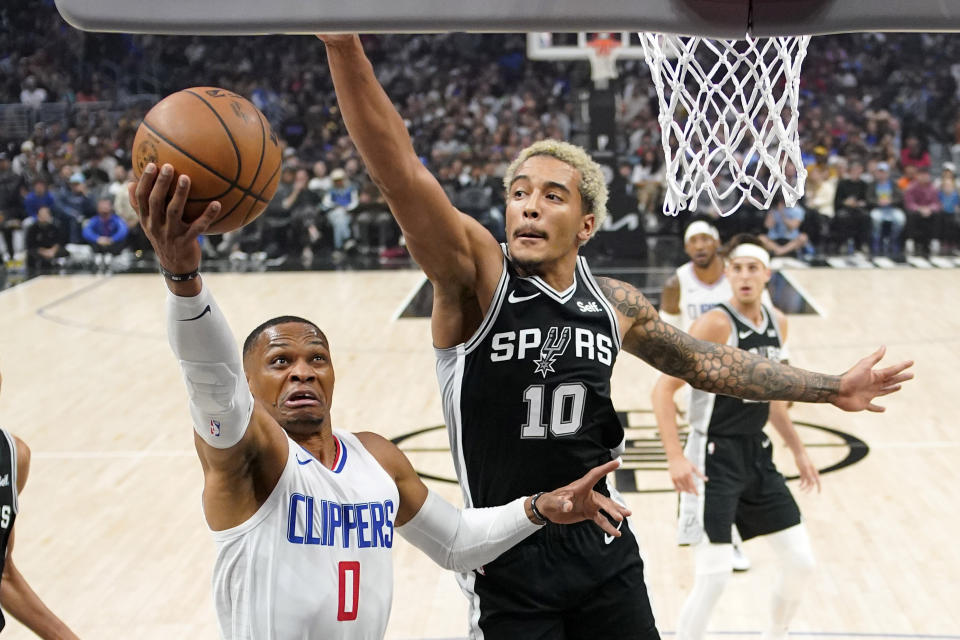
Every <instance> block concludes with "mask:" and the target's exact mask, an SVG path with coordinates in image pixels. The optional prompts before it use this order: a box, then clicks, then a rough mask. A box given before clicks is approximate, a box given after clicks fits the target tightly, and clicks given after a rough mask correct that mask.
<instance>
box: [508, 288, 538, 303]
mask: <svg viewBox="0 0 960 640" xmlns="http://www.w3.org/2000/svg"><path fill="white" fill-rule="evenodd" d="M538 295H540V292H539V291H538V292H537V293H533V294H530V295H529V296H518V295H517V292H516V291H511V292H510V295H509V296H507V302H509V303H510V304H515V303H517V302H524V301H526V300H533V299H534V298H536V297H537V296H538Z"/></svg>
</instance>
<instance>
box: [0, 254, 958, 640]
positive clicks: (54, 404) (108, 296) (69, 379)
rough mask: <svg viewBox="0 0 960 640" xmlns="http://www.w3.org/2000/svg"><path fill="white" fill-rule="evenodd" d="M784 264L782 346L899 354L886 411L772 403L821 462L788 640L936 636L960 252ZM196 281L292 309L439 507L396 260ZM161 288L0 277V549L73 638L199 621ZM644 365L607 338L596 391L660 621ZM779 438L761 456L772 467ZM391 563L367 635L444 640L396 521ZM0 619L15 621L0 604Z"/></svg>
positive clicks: (946, 572) (432, 440) (449, 627)
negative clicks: (388, 586)
mask: <svg viewBox="0 0 960 640" xmlns="http://www.w3.org/2000/svg"><path fill="white" fill-rule="evenodd" d="M786 273H787V276H788V279H789V281H790V283H791V284H792V286H793V288H794V289H795V290H796V291H797V292H799V293H800V295H802V297H803V298H804V299H805V301H806V302H807V303H808V305H809V306H810V307H811V308H812V310H813V311H814V312H813V313H797V314H791V315H790V350H791V354H792V360H793V362H794V364H796V365H798V366H802V367H807V368H814V369H818V370H822V371H828V372H837V373H839V372H842V371H843V370H845V369H846V368H848V367H849V366H851V365H852V364H853V363H854V362H855V361H856V360H858V359H859V358H860V357H862V356H864V355H866V354H868V353H869V352H871V351H872V350H873V349H875V348H876V347H877V346H879V345H880V344H886V345H887V347H888V350H889V351H888V355H887V358H886V361H887V362H894V361H897V360H900V359H904V358H913V359H915V360H916V365H915V373H916V380H914V381H912V382H910V383H909V384H908V385H907V387H906V388H905V389H904V390H903V391H902V392H900V393H899V394H897V395H895V396H894V397H892V398H887V399H885V402H884V403H883V404H885V405H887V407H888V410H887V412H886V413H883V414H867V413H858V414H849V413H843V412H841V411H840V410H838V409H836V408H833V407H831V406H822V405H816V406H814V405H798V406H796V407H794V409H793V410H792V415H793V417H794V419H795V420H796V421H797V422H798V423H799V426H798V428H799V430H800V432H801V435H802V437H803V439H804V441H805V442H806V443H808V445H809V446H810V449H811V452H812V455H813V457H814V459H815V460H816V461H817V463H818V465H819V466H820V468H821V469H830V468H833V469H834V470H833V471H830V472H828V473H825V474H824V476H823V492H822V493H821V494H820V495H807V494H804V495H800V494H799V493H798V494H797V497H798V501H799V502H800V506H801V509H802V510H803V513H804V515H805V517H806V521H807V524H808V527H809V530H810V533H811V535H812V538H813V544H814V550H815V552H816V555H817V558H818V560H819V567H818V572H817V574H816V577H815V579H814V580H813V581H812V583H811V585H810V588H809V591H808V593H807V594H806V596H805V599H804V601H803V603H802V605H801V608H800V610H799V613H798V614H797V616H796V619H795V623H794V625H793V628H794V630H795V637H801V638H802V637H818V638H891V637H897V638H960V608H958V607H957V603H958V602H960V547H958V545H957V535H956V531H957V529H958V525H960V518H958V516H957V505H958V502H957V498H956V495H955V491H956V487H957V486H958V485H960V434H958V427H960V424H958V421H957V418H956V415H957V411H956V406H955V404H956V400H957V398H958V395H960V394H958V391H957V382H956V375H957V364H958V363H960V306H958V304H957V302H956V301H955V294H956V292H957V291H960V270H957V269H890V270H887V269H797V270H789V271H787V272H786ZM206 282H207V284H208V285H209V286H210V287H211V288H212V290H213V292H214V294H215V295H216V297H217V299H218V301H219V303H220V306H221V307H222V308H223V310H224V312H225V313H226V314H227V316H228V317H229V320H230V323H231V326H232V327H233V329H234V331H235V333H236V335H237V337H238V339H240V340H242V338H243V337H244V336H245V335H246V333H247V332H249V331H250V329H252V328H253V327H254V326H256V325H257V324H258V323H260V322H261V321H262V320H264V319H266V318H269V317H272V316H274V315H280V314H287V313H292V314H298V315H303V316H306V317H308V318H311V319H313V320H314V321H316V322H317V323H318V324H319V325H320V326H321V327H322V328H323V329H324V330H325V331H326V333H327V335H328V336H329V338H330V341H331V344H332V354H333V360H334V365H335V367H336V371H337V387H336V392H335V401H334V404H333V415H334V426H336V427H338V428H340V429H347V430H375V431H378V432H380V433H382V434H384V435H386V436H388V437H391V438H394V439H396V441H398V442H399V444H400V446H401V447H402V448H404V449H406V450H407V452H408V454H409V455H410V457H411V459H412V460H413V461H414V464H415V466H416V467H417V468H418V470H420V471H421V472H422V473H424V474H425V475H426V476H427V477H429V478H433V479H429V480H428V484H430V486H431V487H432V488H434V489H435V490H437V491H439V492H441V493H442V494H443V495H444V496H446V497H447V498H448V499H450V500H452V501H457V502H459V490H458V489H457V487H456V486H455V485H454V484H452V483H451V482H450V481H449V479H450V478H452V476H453V467H452V464H451V462H450V456H449V452H448V451H447V440H446V436H445V434H444V431H443V429H442V426H441V425H442V424H443V421H442V417H441V410H440V399H439V394H438V392H437V388H436V379H435V377H434V362H433V351H432V349H431V347H430V333H429V323H428V321H427V320H426V319H424V318H417V317H412V318H411V317H401V316H404V315H410V314H409V313H406V314H404V310H405V309H406V308H407V306H408V303H409V301H411V300H413V299H415V298H416V297H417V292H418V291H420V289H421V286H422V283H423V280H422V276H421V274H420V273H419V272H417V271H412V270H411V271H377V272H323V273H263V274H211V275H209V276H208V278H207V280H206ZM164 295H165V288H164V285H163V283H162V280H161V279H160V277H159V276H157V275H148V274H141V275H122V276H113V277H106V276H87V275H77V276H62V277H44V278H38V279H35V280H32V281H29V282H27V283H25V284H23V285H20V286H17V287H14V288H12V289H8V290H6V291H3V292H2V293H0V370H2V372H3V389H2V394H0V425H2V426H3V427H4V428H6V429H8V430H10V431H12V432H14V433H16V434H17V435H19V436H21V437H22V438H23V439H24V440H26V441H27V443H28V444H29V445H30V446H31V448H32V450H33V465H32V470H31V474H30V480H29V483H28V486H27V488H26V491H25V492H24V494H23V496H22V499H21V503H20V504H21V511H20V515H19V516H18V518H17V544H16V550H15V558H16V561H17V564H18V566H19V567H20V568H21V570H22V572H23V573H24V575H25V576H27V578H28V580H29V581H30V582H31V584H32V585H33V586H34V587H35V588H36V590H37V591H38V592H39V593H40V594H41V596H42V597H43V598H44V599H45V601H46V602H47V603H48V604H49V605H50V606H51V608H52V609H53V610H54V611H56V612H57V613H58V614H59V615H60V616H61V617H62V618H63V619H64V620H66V621H67V622H68V623H69V624H70V625H71V626H72V627H73V628H74V629H75V630H76V631H77V632H78V633H79V635H80V636H81V637H84V638H111V639H112V638H137V639H141V640H153V639H157V640H159V639H169V638H191V639H192V638H215V637H216V627H215V622H214V614H213V607H212V601H211V596H210V576H211V570H212V564H213V552H214V547H213V543H212V541H211V540H210V538H209V535H208V533H207V531H206V528H205V525H204V522H203V519H202V515H201V511H200V491H201V473H200V465H199V464H198V462H197V460H196V457H195V453H194V451H193V442H192V433H191V432H192V428H191V426H190V422H189V415H188V412H187V407H186V394H185V392H184V388H183V385H182V382H181V380H180V375H179V371H178V368H177V365H176V363H175V361H174V359H173V357H172V355H171V354H170V351H169V348H168V346H167V343H166V336H165V327H164V319H163V300H164ZM414 315H415V314H414ZM655 375H656V374H655V372H654V371H653V370H652V369H650V368H649V367H648V366H647V365H645V364H643V363H641V362H639V361H636V360H634V359H633V358H631V357H630V356H627V355H624V356H623V357H621V358H620V361H619V363H618V365H617V367H616V370H615V375H614V381H613V397H614V403H615V406H616V407H617V409H618V410H619V411H620V412H621V416H622V419H623V420H624V421H625V423H626V424H627V425H628V427H629V428H628V439H629V442H628V444H629V447H628V452H627V454H626V455H625V463H626V464H625V468H624V469H621V470H620V471H618V472H617V474H616V475H617V477H616V482H617V484H618V486H619V487H620V489H621V491H623V492H624V493H625V495H626V497H627V500H628V502H629V506H630V507H631V508H632V509H633V511H634V513H635V515H634V517H633V519H632V523H633V526H634V527H635V528H636V530H637V531H638V537H639V539H640V541H641V544H642V549H643V552H644V555H645V557H646V561H647V567H648V568H647V579H648V582H649V586H650V591H651V593H652V596H653V598H654V601H653V604H654V610H655V612H656V614H657V617H658V620H659V626H660V628H661V630H662V631H663V632H664V635H665V636H666V637H670V636H672V630H673V629H675V628H676V620H677V614H678V611H679V609H680V605H681V603H682V601H683V598H684V596H685V594H686V593H687V591H688V589H689V588H690V586H691V581H692V559H691V553H690V552H689V550H688V549H684V548H679V547H677V546H676V545H675V544H674V539H675V533H674V532H675V518H676V496H675V494H674V493H673V492H672V491H671V490H670V489H669V487H670V482H669V479H668V477H667V474H666V471H665V466H666V465H665V461H664V458H663V453H662V450H661V449H660V448H659V446H658V443H657V440H656V433H655V430H654V428H653V420H652V415H651V413H650V400H649V393H650V390H651V387H652V384H653V382H654V380H655ZM490 384H496V381H490ZM777 443H778V438H777V437H776V436H774V444H775V446H776V444H777ZM784 453H785V452H784V451H783V450H782V449H781V450H780V451H779V456H778V460H779V461H780V464H781V468H782V469H783V470H784V471H786V472H788V473H791V472H792V470H793V466H792V460H791V459H790V456H789V454H786V455H784ZM791 484H792V485H793V488H794V489H795V490H797V491H798V489H797V488H796V485H795V483H791ZM746 549H747V552H748V554H749V555H750V557H751V559H752V560H753V565H754V566H753V568H752V569H751V570H750V571H749V572H747V573H745V574H738V575H736V576H734V577H733V579H732V580H731V582H730V583H729V587H728V588H727V590H726V592H725V593H724V595H723V597H722V599H721V601H720V603H719V605H718V607H717V610H716V613H715V616H714V617H713V620H712V622H711V625H710V629H711V637H717V638H720V637H722V638H738V637H742V638H756V637H759V631H760V629H761V628H762V625H763V621H764V619H765V615H766V608H767V596H768V593H769V587H768V585H769V584H770V583H771V581H772V579H773V575H774V571H773V566H772V562H773V558H772V556H771V554H770V553H769V551H768V549H767V548H766V547H765V545H764V543H763V541H762V540H761V541H752V542H749V543H747V545H746ZM394 565H395V576H396V584H395V588H394V604H393V612H392V617H391V622H390V625H389V627H388V633H387V636H388V637H389V638H395V639H405V640H409V639H431V640H433V639H439V638H462V637H463V636H464V635H465V633H466V624H465V619H466V601H465V599H464V598H463V596H462V595H461V594H460V592H459V590H458V588H457V586H456V583H455V581H454V578H453V575H452V574H449V573H445V572H444V571H442V570H441V569H439V568H437V567H436V566H434V565H433V564H432V563H431V562H430V561H429V560H427V559H426V557H425V556H423V555H422V554H421V553H420V552H419V551H418V550H416V549H414V548H412V547H410V546H409V545H408V544H406V542H405V541H403V540H402V539H401V538H399V537H398V538H397V545H396V548H395V558H394ZM562 570H563V568H562V567H558V571H562ZM360 606H362V603H360ZM4 637H5V638H9V639H10V640H16V639H19V638H29V637H33V636H32V635H31V634H30V633H29V632H27V631H26V630H25V629H24V628H23V627H22V626H20V625H19V624H18V623H16V622H15V621H13V620H8V623H7V629H6V630H5V631H4Z"/></svg>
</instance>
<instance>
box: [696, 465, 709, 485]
mask: <svg viewBox="0 0 960 640" xmlns="http://www.w3.org/2000/svg"><path fill="white" fill-rule="evenodd" d="M693 472H694V473H695V474H697V477H698V478H700V479H701V480H703V481H704V482H706V481H707V476H706V475H704V473H703V471H700V469H698V468H697V467H693Z"/></svg>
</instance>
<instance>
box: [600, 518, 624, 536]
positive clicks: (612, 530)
mask: <svg viewBox="0 0 960 640" xmlns="http://www.w3.org/2000/svg"><path fill="white" fill-rule="evenodd" d="M593 521H594V522H596V523H597V526H599V527H600V528H601V529H603V530H604V532H606V533H607V534H609V535H611V536H613V537H614V538H619V537H620V527H615V526H613V525H612V524H610V521H609V520H607V516H605V515H604V514H603V513H599V512H598V513H597V515H595V516H594V517H593ZM619 524H623V520H620V521H619Z"/></svg>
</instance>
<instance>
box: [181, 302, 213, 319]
mask: <svg viewBox="0 0 960 640" xmlns="http://www.w3.org/2000/svg"><path fill="white" fill-rule="evenodd" d="M208 313H213V312H212V311H211V310H210V305H207V306H205V307H204V308H203V311H201V312H200V315H198V316H195V317H193V318H187V319H185V320H181V321H180V322H190V321H191V320H199V319H200V318H202V317H203V316H205V315H206V314H208Z"/></svg>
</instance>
